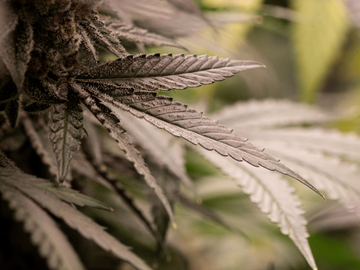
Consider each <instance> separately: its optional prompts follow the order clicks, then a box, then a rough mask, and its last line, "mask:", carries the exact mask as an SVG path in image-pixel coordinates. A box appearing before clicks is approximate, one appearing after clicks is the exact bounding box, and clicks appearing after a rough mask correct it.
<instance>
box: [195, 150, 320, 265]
mask: <svg viewBox="0 0 360 270" xmlns="http://www.w3.org/2000/svg"><path fill="white" fill-rule="evenodd" d="M200 152H201V153H202V154H203V155H204V156H205V157H206V158H208V159H209V160H211V161H212V162H213V163H214V164H216V165H217V166H218V167H220V168H221V169H222V171H224V172H225V173H226V174H228V175H229V176H230V177H232V178H234V179H235V180H236V181H237V184H238V185H239V186H241V187H242V189H243V191H244V192H245V193H246V194H249V195H250V199H251V201H252V202H254V203H256V204H257V205H258V206H259V208H260V210H261V211H262V212H263V213H265V214H267V216H268V218H269V219H270V221H272V222H276V223H277V224H278V226H279V227H280V229H281V232H282V233H283V234H285V235H289V237H290V238H291V240H292V241H293V242H294V243H295V245H296V246H297V247H298V248H299V250H300V251H301V253H302V254H303V255H304V257H305V258H306V260H307V261H308V263H309V265H310V266H311V267H312V268H313V269H317V268H316V264H315V261H314V258H313V255H312V253H311V250H310V247H309V243H308V241H307V237H308V236H309V235H308V233H307V231H306V227H305V225H306V224H307V222H306V220H305V219H304V217H303V216H302V214H303V213H304V211H303V210H302V209H301V203H300V201H299V199H298V197H297V196H296V195H294V194H292V193H293V191H294V189H293V188H291V187H290V186H289V185H288V184H287V182H286V181H285V180H283V179H281V177H280V176H279V175H277V174H276V175H275V174H274V175H272V176H271V181H269V179H268V172H266V171H263V170H256V169H255V168H253V167H245V166H243V165H242V164H241V163H238V162H235V161H234V160H231V159H225V158H223V157H220V156H218V155H214V153H211V152H208V151H204V150H201V151H200Z"/></svg>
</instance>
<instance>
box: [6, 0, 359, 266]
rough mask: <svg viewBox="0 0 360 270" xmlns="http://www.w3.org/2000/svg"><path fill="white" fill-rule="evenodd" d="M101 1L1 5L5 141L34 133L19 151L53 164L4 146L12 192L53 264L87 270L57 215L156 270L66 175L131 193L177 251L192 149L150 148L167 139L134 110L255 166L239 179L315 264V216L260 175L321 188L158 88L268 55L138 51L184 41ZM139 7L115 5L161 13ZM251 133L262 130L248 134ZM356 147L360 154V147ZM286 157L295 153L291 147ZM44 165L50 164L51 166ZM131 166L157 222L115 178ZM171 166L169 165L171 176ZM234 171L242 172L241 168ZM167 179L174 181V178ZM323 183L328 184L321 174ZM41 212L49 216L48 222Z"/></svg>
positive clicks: (168, 8)
mask: <svg viewBox="0 0 360 270" xmlns="http://www.w3.org/2000/svg"><path fill="white" fill-rule="evenodd" d="M101 2H102V1H97V0H94V1H77V0H56V1H41V0H34V1H23V0H21V1H20V0H5V1H1V2H0V8H1V10H0V12H1V13H4V16H3V18H5V20H4V19H1V20H0V26H5V30H4V31H3V32H2V33H1V34H0V80H1V81H0V109H1V110H0V111H1V112H2V113H1V115H0V117H1V118H0V119H1V122H0V131H1V132H0V139H3V138H5V137H6V136H8V135H9V134H11V135H13V134H17V133H18V134H21V135H23V140H19V142H18V143H17V144H14V145H13V148H14V149H13V150H12V151H18V152H21V151H22V147H27V146H29V147H30V145H31V149H32V150H33V152H34V153H36V154H37V155H39V156H40V159H41V161H42V162H41V166H40V167H41V168H34V166H26V165H23V164H20V162H18V163H19V164H16V165H18V167H19V168H20V169H21V170H22V171H24V172H26V173H23V172H21V171H20V169H16V165H15V164H13V162H12V161H10V160H9V159H8V158H7V157H6V156H7V154H9V157H12V153H11V151H7V153H5V154H3V153H2V152H0V154H1V155H0V162H1V163H0V165H1V170H0V192H1V193H2V196H3V198H4V199H5V200H6V201H8V202H9V203H10V208H11V209H13V210H14V212H15V216H16V217H17V219H18V220H20V221H22V222H24V223H25V226H26V230H27V231H29V232H30V233H31V234H32V239H33V242H34V243H35V244H36V245H38V246H39V248H40V254H41V255H42V256H44V257H45V258H46V259H47V260H48V265H49V267H50V268H52V269H83V268H84V267H83V266H82V263H81V262H80V260H79V259H78V258H77V255H76V253H75V251H74V250H73V249H72V248H71V247H69V243H68V241H67V240H66V238H65V237H64V235H63V233H62V232H61V231H60V230H59V228H58V227H57V226H56V224H55V222H54V220H53V219H52V218H51V217H50V215H49V214H48V213H47V212H46V211H48V212H50V213H51V214H52V215H53V216H55V217H57V218H59V219H61V220H63V221H64V222H65V223H66V224H67V225H68V226H70V227H71V228H73V229H75V230H77V231H78V232H79V233H80V234H81V235H83V236H84V237H85V238H88V239H91V240H93V241H94V242H95V243H97V245H99V246H100V247H101V248H103V249H104V250H106V251H111V252H112V253H113V254H114V255H116V256H117V257H118V258H120V259H122V260H124V261H127V262H129V263H131V264H132V265H133V266H134V267H136V268H137V269H141V270H147V269H150V267H149V266H147V264H146V263H144V262H143V261H142V260H141V259H140V258H138V257H137V256H136V255H135V254H134V253H133V252H131V251H130V250H129V248H128V247H126V246H124V245H123V244H121V243H120V242H119V241H117V240H116V239H115V238H114V237H113V236H111V235H110V234H108V233H106V232H105V231H104V230H103V228H102V227H100V225H98V224H97V223H95V222H94V221H92V220H91V219H90V218H88V217H87V216H85V215H84V214H83V213H81V212H80V211H78V210H77V209H76V208H75V207H72V206H74V205H78V206H89V207H96V208H101V209H107V210H109V209H110V208H109V207H108V206H106V205H105V204H104V203H101V202H99V201H97V200H95V199H91V198H90V197H87V196H85V195H81V194H80V193H78V192H76V191H75V190H72V189H69V188H65V187H59V186H56V185H55V184H54V183H53V182H58V183H61V184H62V183H63V182H64V181H65V180H66V182H65V183H66V185H68V186H71V185H73V186H76V187H79V188H80V189H81V190H83V191H84V192H87V191H88V189H92V188H91V187H90V185H86V186H87V187H88V189H87V188H83V189H82V187H83V186H84V185H85V184H84V179H93V180H95V181H97V182H98V183H100V184H102V185H103V186H105V187H107V188H108V189H110V190H111V191H112V192H114V194H116V195H114V196H116V198H117V197H121V198H122V199H124V201H125V202H126V204H127V206H128V207H129V208H130V209H131V210H132V211H133V212H134V213H135V215H136V216H137V218H138V219H140V220H141V221H142V222H143V223H144V224H145V226H146V227H147V229H148V230H149V232H150V233H151V234H152V236H153V237H154V239H155V240H156V241H157V242H158V244H159V245H160V246H161V247H162V249H163V251H165V252H167V250H166V247H165V246H164V238H165V235H166V231H167V227H168V223H169V220H170V221H171V222H172V224H173V226H174V227H176V224H175V218H174V214H173V204H174V202H175V201H176V200H177V199H178V198H179V196H178V193H179V182H178V180H179V179H181V180H183V181H184V182H185V183H187V184H188V185H189V186H191V181H190V179H189V176H188V175H187V174H186V171H185V168H184V163H185V162H184V160H183V158H182V155H181V153H180V152H179V153H177V156H174V155H173V154H172V150H168V149H167V147H168V145H169V143H168V141H164V142H160V143H155V144H154V145H153V146H151V147H147V146H146V144H148V143H150V142H149V141H150V140H154V138H155V139H156V136H147V135H146V134H141V135H143V136H141V135H139V133H141V132H144V133H145V132H151V131H148V129H146V128H144V127H143V126H141V125H142V124H138V126H136V123H135V122H134V123H133V124H132V123H131V120H129V119H131V118H129V117H131V115H132V116H135V117H136V118H139V119H138V120H140V121H143V122H144V123H146V124H148V123H150V124H152V125H153V126H155V127H157V128H159V129H160V130H165V131H167V132H168V133H170V134H171V135H173V136H175V137H181V138H183V139H185V140H186V141H188V142H190V143H192V144H194V145H199V146H201V147H202V148H203V149H205V150H208V151H212V152H211V154H216V155H217V158H221V156H224V157H230V158H231V159H229V160H228V161H229V162H230V163H229V164H232V165H231V166H235V167H236V168H237V167H238V166H239V167H241V168H244V171H246V172H247V173H246V176H247V177H249V179H250V180H249V182H246V179H248V178H243V179H238V180H239V184H240V185H241V186H242V187H243V188H244V190H245V192H246V193H248V194H250V195H251V198H252V200H253V201H254V202H256V203H258V204H259V205H260V208H261V210H262V211H263V212H265V213H267V214H268V215H269V217H270V219H271V220H272V221H276V222H278V223H279V226H280V228H281V230H282V232H283V233H286V234H288V235H289V236H290V238H291V239H292V240H293V241H294V242H295V244H296V245H297V246H298V247H299V249H300V250H301V251H302V252H303V254H304V256H305V257H306V259H307V260H308V262H309V264H310V265H311V266H312V267H313V268H315V262H314V260H313V258H312V255H311V252H310V249H309V247H308V244H307V240H306V237H307V233H306V230H305V223H306V222H305V220H304V219H303V218H302V216H301V213H302V212H301V209H300V208H299V207H298V200H297V197H296V196H295V195H292V194H291V189H290V188H289V187H288V186H287V184H286V183H285V182H284V181H283V180H281V179H277V180H274V182H275V183H277V184H278V185H279V188H278V189H276V188H274V184H270V183H268V182H266V181H265V180H264V179H263V178H262V173H263V172H265V171H261V172H259V171H257V170H258V169H257V168H255V167H263V168H265V169H267V170H270V171H277V172H280V173H281V174H284V175H288V176H291V177H292V178H295V179H296V180H298V181H299V182H301V183H302V184H304V185H306V186H307V187H309V188H310V189H312V190H313V191H315V192H316V193H318V194H320V195H321V193H320V192H319V191H318V190H317V189H316V188H315V187H314V186H313V185H311V184H310V183H309V182H307V181H306V180H305V179H304V178H303V177H302V176H300V175H299V174H297V173H296V172H295V171H293V170H291V169H289V168H288V167H286V166H285V165H284V164H282V163H280V162H279V160H277V159H276V158H274V157H272V156H270V155H269V154H267V153H265V152H264V151H263V149H260V148H258V147H256V146H254V145H252V144H251V143H249V142H247V139H245V138H243V137H241V136H239V135H236V134H235V133H233V132H232V129H230V128H228V127H226V126H223V125H220V124H218V123H217V121H215V120H212V119H211V118H208V117H205V116H203V114H202V113H201V112H199V111H196V110H193V109H190V108H188V106H187V105H186V104H182V103H179V102H176V101H173V100H172V98H170V97H167V96H162V95H159V94H158V91H170V90H173V89H177V90H183V89H186V88H189V87H192V88H193V87H199V86H201V85H208V84H212V83H214V82H217V81H222V80H224V79H225V78H228V77H232V76H234V75H235V74H237V73H239V72H242V71H246V70H250V69H255V68H261V67H264V65H263V64H261V63H259V62H256V61H250V60H230V59H228V58H218V57H217V56H210V57H208V56H207V55H201V56H197V55H187V56H185V55H184V54H177V55H174V56H173V55H172V54H163V55H161V54H149V55H146V54H140V55H132V54H130V53H129V52H128V51H127V50H126V48H125V47H124V46H123V44H128V43H129V42H130V43H136V44H138V45H139V46H140V47H141V46H144V45H167V46H175V47H180V48H182V46H181V45H179V44H178V43H177V42H176V41H174V40H172V39H171V38H169V37H163V36H160V35H158V34H154V33H151V32H148V31H147V30H145V29H142V28H139V27H137V26H134V25H133V24H131V23H129V22H128V21H126V20H123V21H120V20H118V19H115V18H110V17H106V16H102V15H101V14H99V12H98V10H97V8H98V7H99V6H100V4H101ZM128 2H129V1H127V0H126V1H125V0H122V1H118V2H117V4H115V1H110V4H111V5H115V6H117V11H118V12H120V11H119V10H121V8H122V6H121V4H123V5H124V7H123V11H124V12H126V11H127V8H130V9H134V6H135V9H137V8H138V7H139V4H144V5H146V6H147V7H150V8H151V4H150V5H149V4H146V1H141V3H140V2H136V1H131V2H133V3H132V5H131V4H129V3H128ZM124 3H127V4H126V5H125V4H124ZM119 4H120V5H119ZM157 4H158V5H159V6H163V7H164V10H163V11H164V16H167V17H169V16H170V17H171V16H172V14H173V12H180V13H181V14H182V16H183V17H182V18H193V17H194V16H195V18H198V19H199V20H200V21H201V22H202V23H204V20H205V22H206V23H208V24H210V25H211V22H210V21H208V20H207V19H205V17H204V16H202V15H201V12H200V10H199V9H197V8H195V7H194V5H193V4H192V3H191V2H189V1H170V2H169V3H162V2H158V1H157ZM184 4H185V5H186V6H184ZM120 6H121V8H119V7H120ZM154 7H156V6H154ZM154 7H152V8H154ZM139 10H140V9H139ZM146 12H147V11H146ZM146 12H145V13H146ZM120 13H121V12H120ZM189 14H190V15H189ZM187 15H189V16H187ZM184 16H185V17H184ZM175 17H176V16H175ZM175 36H176V35H175ZM106 53H111V54H113V55H114V56H116V57H117V59H116V60H113V61H110V62H104V55H106ZM124 113H126V114H127V115H126V116H125V115H124ZM244 118H246V117H244ZM122 119H124V121H123V122H124V127H128V129H129V131H130V132H129V133H130V134H131V133H132V134H135V135H134V136H133V137H135V139H136V138H137V139H140V140H142V141H141V142H140V143H138V144H133V143H134V140H133V138H132V137H130V136H129V135H128V134H127V131H126V130H125V128H124V127H123V123H122ZM247 120H249V119H247ZM95 121H96V122H97V123H98V125H99V126H101V127H102V129H101V131H99V130H100V128H99V130H97V127H96V128H94V126H93V122H95ZM240 122H241V121H240ZM244 122H245V121H244ZM250 122H251V121H250ZM285 122H286V121H285ZM84 123H85V124H84ZM137 123H138V122H137ZM104 129H105V131H106V132H107V133H108V135H110V137H111V138H112V139H114V140H115V142H116V144H117V146H118V148H119V149H120V150H121V151H122V152H123V155H122V157H121V158H122V159H121V162H118V161H117V160H116V158H114V157H112V156H111V155H110V157H109V156H107V154H108V153H106V151H105V150H102V149H103V148H102V144H101V142H98V138H99V137H101V136H97V135H98V134H99V132H103V131H104ZM157 131H159V130H157ZM261 132H262V134H270V133H271V132H270V131H261ZM250 133H251V130H244V133H242V131H240V132H239V134H250ZM24 134H26V136H25V135H24ZM136 134H137V135H136ZM154 134H155V133H154ZM144 135H145V137H144ZM89 136H91V138H89ZM259 136H260V135H259ZM84 137H85V138H84ZM147 137H148V138H147ZM268 137H269V138H270V139H272V138H274V137H276V133H275V135H274V136H273V135H271V134H270V135H269V136H268ZM48 139H49V140H48ZM255 139H256V136H255ZM45 140H46V141H45ZM305 141H306V140H305ZM139 145H140V146H142V147H143V148H145V149H146V150H147V151H148V153H150V155H152V156H153V157H155V158H153V162H149V164H150V166H149V167H148V165H147V163H146V162H145V160H146V159H144V158H143V156H142V155H141V153H140V152H139V150H138V149H137V147H138V146H139ZM305 145H306V143H305ZM177 147H181V146H177ZM319 147H321V146H320V144H319ZM280 149H281V148H280ZM0 150H2V148H0ZM205 150H204V151H205ZM350 152H351V151H350ZM209 153H210V152H208V154H209ZM352 153H353V154H354V155H355V156H354V157H356V158H358V156H356V153H354V152H352ZM279 156H281V157H283V156H284V155H283V153H281V152H280V153H279ZM74 157H75V160H73V159H74ZM106 157H107V158H108V160H106ZM40 159H39V160H40ZM284 159H285V160H287V159H286V158H284ZM109 160H110V161H109ZM15 161H16V160H15ZM214 161H215V163H216V164H217V165H218V166H220V167H228V168H231V166H230V165H226V164H225V163H222V162H220V161H217V159H216V158H215V159H214ZM241 161H245V162H247V163H249V164H250V165H252V166H253V167H254V168H251V169H247V167H245V165H246V164H245V165H244V164H242V163H241V164H240V163H239V162H241ZM74 164H75V165H74ZM299 164H300V163H299ZM43 165H45V166H44V167H46V169H47V170H43V168H42V166H43ZM107 165H109V168H110V169H109V170H108V167H107ZM121 166H122V167H121ZM243 166H244V167H243ZM295 167H296V166H295ZM87 168H89V169H87ZM119 168H125V169H126V170H129V171H131V170H134V172H133V173H134V175H136V177H135V176H134V179H135V180H134V181H133V182H132V183H131V187H133V186H135V187H136V185H139V183H141V184H144V183H146V185H147V186H149V187H150V189H149V190H151V192H152V193H151V194H150V196H149V198H150V199H149V200H150V201H151V203H149V205H150V208H152V215H153V220H149V218H148V217H147V216H146V214H143V213H142V212H141V211H140V210H139V208H138V206H137V205H136V201H135V200H133V198H132V196H131V195H129V194H127V193H126V192H125V188H124V187H122V186H121V184H120V183H119V182H118V181H117V180H118V179H117V178H116V177H115V176H117V174H116V175H115V176H114V175H112V173H113V172H114V171H115V172H116V171H121V169H119ZM164 168H166V169H167V171H165V172H164V171H163V169H164ZM300 169H301V168H300ZM252 170H254V172H253V171H252ZM225 171H226V170H225ZM45 172H46V173H45ZM31 173H32V174H34V175H37V176H39V177H42V178H50V179H51V181H48V180H45V179H42V178H36V177H35V176H32V175H31ZM228 173H229V174H230V175H232V174H233V172H232V171H228ZM232 176H234V177H237V175H232ZM279 177H280V176H278V178H279ZM167 178H170V180H166V179H167ZM159 179H160V180H161V179H162V181H159ZM52 181H53V182H52ZM315 181H316V180H315ZM159 182H162V183H159ZM335 182H336V181H335ZM254 183H255V184H254ZM318 183H319V185H322V182H321V181H318ZM337 183H338V182H337ZM162 187H164V190H165V191H163V190H162ZM324 189H325V190H326V188H324ZM94 190H95V188H94ZM93 193H96V192H94V191H93ZM151 196H156V197H157V198H158V200H157V199H156V198H155V199H151ZM180 198H182V201H183V202H184V204H186V205H188V206H190V208H193V209H195V210H197V211H198V212H200V213H202V214H203V215H205V216H208V217H210V218H211V219H213V220H216V221H217V222H219V223H221V224H227V223H226V222H223V221H222V220H221V219H220V218H219V217H217V216H216V215H215V214H212V213H211V212H210V211H206V210H204V209H202V208H201V207H194V205H192V204H191V203H189V202H188V200H187V199H186V198H185V197H180ZM184 198H185V199H184ZM287 204H288V205H287ZM110 210H111V209H110ZM166 214H167V215H166ZM93 215H95V216H96V214H93ZM40 219H41V220H43V223H40V222H39V221H38V220H40ZM228 227H231V226H228ZM154 239H153V240H154ZM48 247H51V248H48ZM67 259H68V261H67Z"/></svg>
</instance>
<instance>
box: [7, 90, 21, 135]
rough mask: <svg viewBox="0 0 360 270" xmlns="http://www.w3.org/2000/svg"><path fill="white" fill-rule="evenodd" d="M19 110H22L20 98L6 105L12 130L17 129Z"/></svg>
mask: <svg viewBox="0 0 360 270" xmlns="http://www.w3.org/2000/svg"><path fill="white" fill-rule="evenodd" d="M19 109H20V104H19V97H18V98H17V99H13V100H10V101H9V102H7V104H6V108H5V114H6V116H7V119H8V120H9V123H10V126H11V127H12V128H15V126H16V123H17V120H18V116H19Z"/></svg>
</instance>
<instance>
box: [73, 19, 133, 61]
mask: <svg viewBox="0 0 360 270" xmlns="http://www.w3.org/2000/svg"><path fill="white" fill-rule="evenodd" d="M80 25H81V27H83V28H84V29H85V31H86V32H87V34H88V36H89V37H90V38H91V39H92V40H93V41H94V42H95V43H96V44H97V45H99V46H100V47H102V48H104V49H106V50H108V51H109V52H111V53H113V54H114V55H116V56H117V57H123V56H124V55H127V54H128V53H127V52H126V50H125V48H124V47H123V46H122V45H121V43H120V41H119V40H118V39H117V38H116V37H115V36H114V35H113V34H112V33H111V31H110V30H109V29H107V28H106V26H105V25H104V23H103V22H102V21H101V20H100V17H99V15H97V14H91V15H90V16H88V17H86V20H82V21H81V22H80ZM81 27H80V28H79V29H80V33H81V32H83V31H82V28H81ZM82 39H83V44H87V45H88V46H90V45H89V43H88V40H87V37H86V36H85V35H84V34H82ZM85 46H86V45H85ZM89 49H90V50H91V51H92V48H90V47H89ZM95 59H96V58H95Z"/></svg>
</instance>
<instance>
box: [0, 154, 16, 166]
mask: <svg viewBox="0 0 360 270" xmlns="http://www.w3.org/2000/svg"><path fill="white" fill-rule="evenodd" d="M0 167H3V168H9V169H17V167H16V165H15V163H14V162H13V161H12V160H11V159H9V158H8V157H7V156H6V155H5V154H4V153H3V152H2V151H0Z"/></svg>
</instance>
